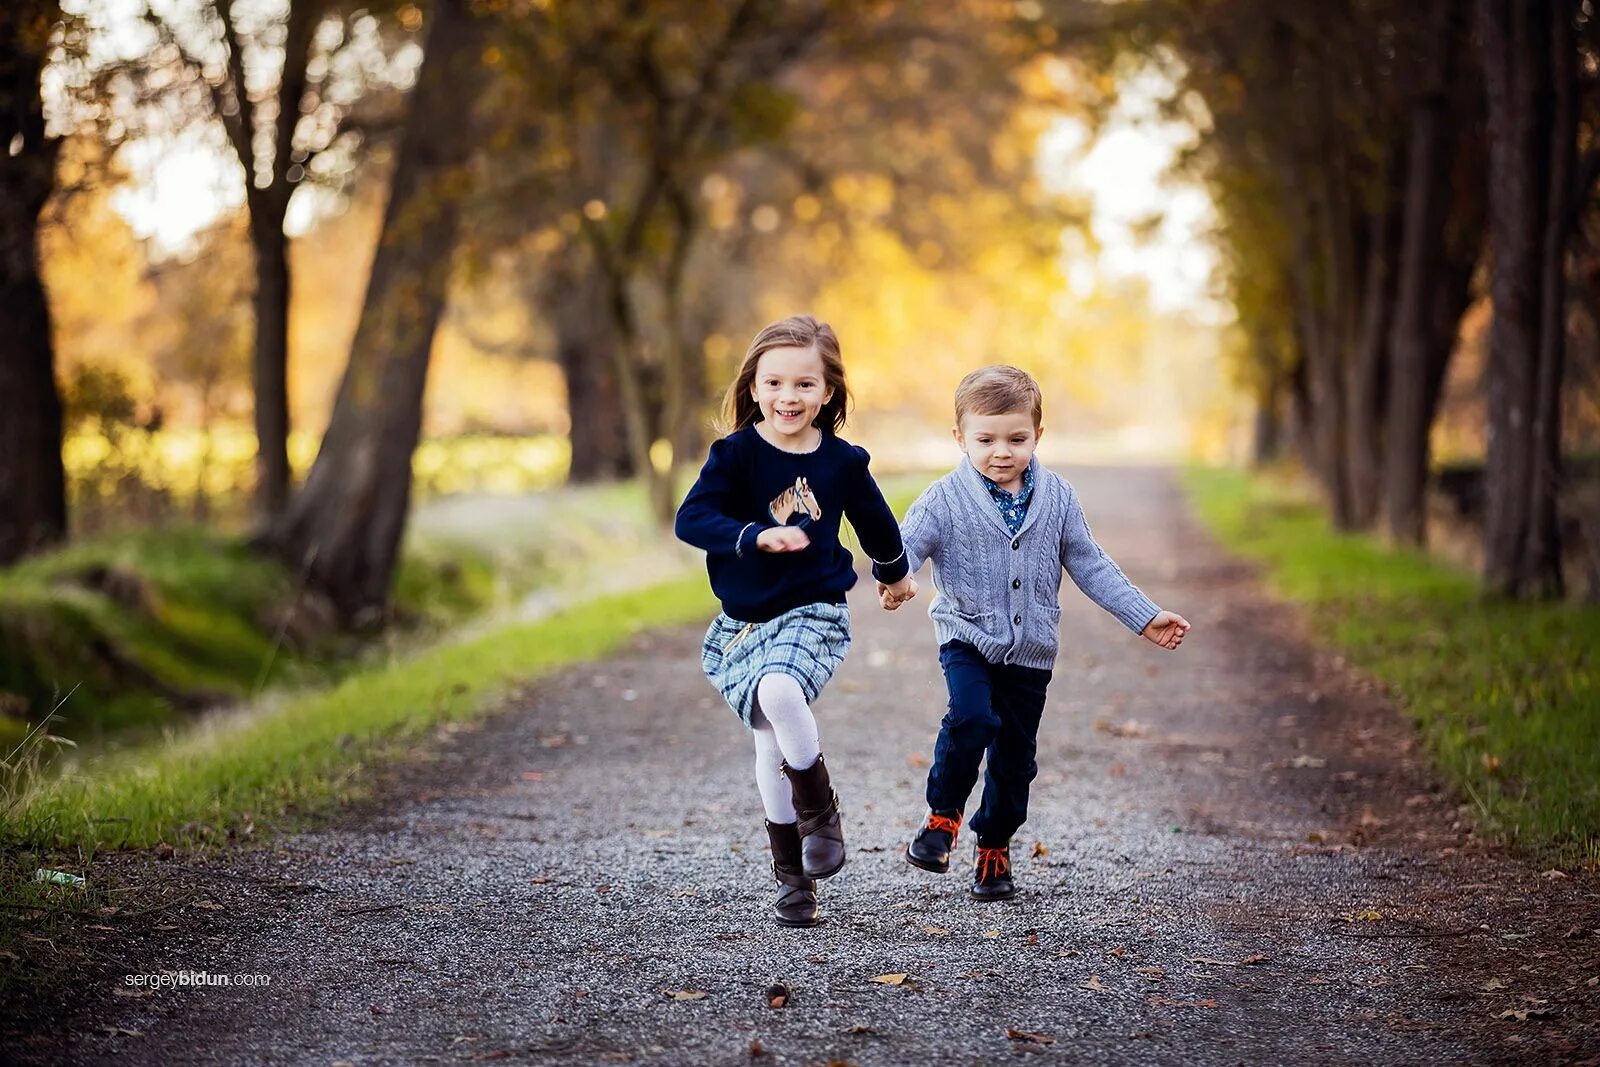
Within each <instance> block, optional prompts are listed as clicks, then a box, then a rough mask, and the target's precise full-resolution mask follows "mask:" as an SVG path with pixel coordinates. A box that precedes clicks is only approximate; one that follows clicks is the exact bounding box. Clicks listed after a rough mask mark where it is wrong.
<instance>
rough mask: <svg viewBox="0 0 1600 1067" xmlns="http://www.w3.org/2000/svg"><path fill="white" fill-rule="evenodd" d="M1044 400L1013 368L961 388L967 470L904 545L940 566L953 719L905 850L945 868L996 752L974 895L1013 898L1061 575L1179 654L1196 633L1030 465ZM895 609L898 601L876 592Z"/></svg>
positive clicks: (1055, 482) (1046, 474) (1064, 486)
mask: <svg viewBox="0 0 1600 1067" xmlns="http://www.w3.org/2000/svg"><path fill="white" fill-rule="evenodd" d="M1042 406H1043V405H1042V400H1041V397H1040V393H1039V386H1038V384H1037V383H1036V382H1034V380H1033V379H1032V378H1031V377H1029V376H1028V375H1027V374H1026V373H1024V372H1023V371H1020V370H1018V369H1017V368H1015V367H1005V366H994V367H984V368H982V369H981V370H975V371H973V372H972V373H971V374H969V375H967V376H966V377H965V378H963V379H962V380H961V384H960V385H959V386H958V387H957V388H956V402H955V408H956V425H955V428H954V431H953V432H954V434H955V439H956V443H957V444H958V445H960V446H961V450H962V451H963V452H964V453H966V458H965V459H964V460H962V462H961V463H960V464H959V465H958V466H957V467H956V469H955V470H953V471H951V472H950V473H949V474H947V475H945V476H944V477H943V478H940V479H939V480H938V481H936V482H934V483H933V484H932V485H930V486H929V487H928V488H927V490H926V491H925V492H923V494H922V495H921V496H920V497H918V498H917V501H916V503H914V504H912V505H911V510H910V511H909V512H907V513H906V519H905V522H904V524H903V525H902V529H901V533H902V537H903V540H904V541H905V550H906V560H907V562H908V563H909V565H910V567H911V571H910V573H912V574H915V573H916V571H917V569H918V568H919V567H921V566H922V561H923V560H932V561H933V582H934V586H935V587H936V590H937V592H936V595H935V596H934V599H933V603H932V605H930V607H929V609H928V614H929V615H930V616H931V617H932V619H933V625H934V632H935V633H936V634H937V635H938V638H939V664H940V666H941V667H943V668H944V677H945V684H946V685H947V686H948V688H949V690H950V710H949V712H948V713H947V714H946V715H945V717H944V721H943V722H942V723H940V725H939V739H938V741H937V742H936V743H935V745H934V749H933V765H932V767H930V768H929V770H928V809H929V812H928V817H927V819H926V820H925V821H924V823H923V825H922V828H921V829H919V830H918V831H917V834H916V837H915V838H913V839H912V841H911V844H910V846H909V847H908V848H907V849H906V859H907V860H909V861H910V862H911V864H912V865H913V866H916V867H920V868H922V869H923V870H925V871H934V872H937V873H943V872H945V871H947V870H949V869H950V852H951V850H952V849H953V848H954V847H955V842H956V834H957V832H958V831H959V830H960V828H961V818H962V811H963V809H964V808H965V806H966V803H967V796H968V794H969V793H971V792H972V787H973V786H974V785H975V784H976V783H977V780H978V763H979V761H980V760H982V759H983V756H984V754H985V752H987V753H988V756H989V763H988V770H987V773H986V775H985V781H984V787H983V801H982V803H981V804H980V805H979V808H978V813H977V814H976V815H974V816H973V817H972V828H973V831H974V832H975V833H976V834H977V836H978V842H977V853H976V857H975V863H974V869H973V878H972V895H973V896H974V897H975V898H977V899H978V900H1004V899H1006V898H1007V897H1010V896H1013V895H1014V894H1015V893H1016V885H1015V883H1014V882H1013V881H1012V878H1011V835H1012V834H1014V833H1015V832H1016V831H1017V828H1018V827H1020V826H1021V825H1022V823H1023V821H1024V820H1025V819H1026V818H1027V815H1028V786H1029V783H1031V782H1032V781H1033V779H1034V776H1035V775H1036V774H1037V773H1038V765H1037V764H1036V763H1035V762H1034V752H1035V747H1036V738H1037V736H1038V733H1039V716H1040V713H1041V712H1042V711H1043V710H1044V698H1045V689H1046V687H1047V686H1048V685H1049V684H1050V675H1051V670H1052V668H1053V667H1054V666H1055V659H1056V651H1057V642H1058V628H1059V626H1060V622H1061V600H1060V593H1061V571H1062V568H1063V567H1065V568H1066V571H1067V573H1068V574H1070V575H1071V576H1072V580H1073V581H1074V582H1075V583H1077V586H1078V588H1079V589H1081V590H1083V592H1084V593H1085V594H1086V595H1087V596H1088V597H1089V599H1091V600H1093V601H1094V602H1095V603H1096V604H1099V605H1100V606H1101V607H1102V608H1104V609H1105V610H1106V611H1108V612H1109V613H1111V614H1112V615H1113V616H1115V617H1116V619H1117V620H1118V621H1119V622H1121V623H1122V624H1123V625H1124V626H1126V627H1128V629H1130V630H1132V631H1133V632H1134V633H1136V634H1141V635H1143V636H1144V637H1145V638H1146V639H1147V640H1149V641H1151V642H1153V643H1155V644H1157V645H1160V646H1161V647H1162V648H1165V649H1175V648H1177V647H1178V646H1179V645H1180V644H1182V643H1183V637H1184V635H1185V634H1186V633H1188V632H1189V623H1188V622H1187V621H1186V620H1185V619H1183V618H1182V617H1181V616H1179V615H1175V614H1173V613H1172V612H1170V611H1162V610H1161V609H1160V608H1158V607H1156V605H1155V604H1153V603H1151V601H1150V600H1149V598H1148V597H1146V596H1145V595H1144V594H1143V593H1141V592H1139V590H1138V589H1137V588H1136V587H1135V586H1134V585H1133V583H1132V582H1130V581H1128V579H1127V578H1126V577H1125V576H1124V575H1123V573H1122V571H1121V570H1119V569H1118V567H1117V565H1116V564H1115V563H1113V562H1112V561H1111V557H1109V556H1107V555H1106V554H1105V552H1103V551H1102V550H1101V548H1100V546H1099V545H1098V544H1096V543H1095V540H1094V538H1093V537H1092V536H1090V534H1089V526H1088V524H1087V523H1086V522H1085V521H1084V517H1083V508H1082V507H1081V506H1080V504H1079V502H1078V497H1077V494H1076V493H1075V492H1073V489H1072V486H1071V485H1069V484H1068V483H1067V481H1066V480H1065V479H1063V478H1062V477H1061V476H1060V475H1058V474H1055V473H1054V472H1052V471H1049V470H1046V469H1045V468H1044V467H1043V466H1041V465H1040V463H1039V461H1038V459H1037V458H1036V457H1035V456H1034V454H1033V452H1034V449H1035V448H1036V447H1037V446H1038V443H1039V437H1040V436H1041V435H1042V434H1043V433H1044V427H1043V426H1042V425H1040V416H1041V414H1042ZM878 595H879V597H880V599H881V601H882V604H883V607H884V608H885V609H887V610H889V611H893V610H895V609H896V608H898V607H899V606H900V605H901V604H902V603H904V602H905V600H907V599H910V598H909V597H904V598H902V597H898V596H896V595H895V594H894V593H892V592H890V591H889V590H888V587H886V586H884V585H883V584H882V583H879V586H878Z"/></svg>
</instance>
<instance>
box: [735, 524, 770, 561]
mask: <svg viewBox="0 0 1600 1067" xmlns="http://www.w3.org/2000/svg"><path fill="white" fill-rule="evenodd" d="M765 529H766V527H765V526H763V525H761V524H760V523H759V522H747V523H745V524H744V529H742V530H740V531H739V536H738V537H736V538H734V539H733V554H734V555H736V556H738V557H739V558H740V559H743V558H744V557H745V554H746V553H750V552H760V551H761V549H759V548H757V547H756V538H757V537H760V536H761V531H762V530H765Z"/></svg>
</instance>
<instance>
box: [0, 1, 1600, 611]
mask: <svg viewBox="0 0 1600 1067" xmlns="http://www.w3.org/2000/svg"><path fill="white" fill-rule="evenodd" d="M1595 35H1596V30H1595V26H1594V21H1593V19H1592V17H1591V16H1590V14H1589V13H1588V11H1587V10H1586V9H1585V8H1584V7H1583V6H1582V5H1581V4H1579V3H1577V2H1576V0H1540V2H1538V3H1533V4H1510V3H1507V2H1504V0H1478V2H1476V3H1474V4H1471V5H1462V4H1454V3H1449V2H1447V0H1425V2H1421V3H1414V4H1402V3H1398V2H1395V0H1338V2H1335V3H1332V4H1325V5H1318V6H1316V7H1315V8H1312V7H1305V6H1303V5H1283V4H1271V3H1266V2H1264V0H1137V2H1129V3H1123V4H1116V5H1106V4H1100V3H1091V2H1085V0H1052V2H1044V0H1018V2H1014V3H998V4H997V3H992V2H980V0H954V2H944V3H931V2H918V0H896V2H887V0H884V2H874V3H842V2H837V0H799V2H794V3H773V2H762V0H718V2H715V3H688V2H678V0H662V2H652V3H649V4H645V3H640V2H637V0H598V2H596V3H587V4H567V3H534V2H532V0H526V2H522V0H471V2H467V0H453V2H451V0H433V2H427V3H423V2H380V3H368V4H362V5H359V6H358V5H354V4H346V3H343V2H341V0H72V2H70V3H67V4H65V5H59V6H58V5H48V4H37V3H21V4H13V5H8V7H7V10H6V13H5V14H4V15H3V16H0V49H3V53H0V116H3V121H4V122H5V123H7V125H5V126H4V127H3V128H0V142H3V143H5V144H6V145H7V146H8V149H9V151H8V154H7V155H5V156H4V157H3V158H0V174H3V175H4V178H3V181H4V196H3V198H0V200H3V205H4V207H3V209H0V210H3V212H4V223H3V229H0V241H3V243H4V249H3V252H4V260H3V262H4V264H5V267H4V276H3V279H0V285H3V286H4V295H5V303H4V306H5V307H6V308H7V313H8V318H7V322H8V326H9V327H10V328H9V329H7V330H6V331H5V334H4V336H3V338H0V560H9V559H14V558H16V557H18V556H19V555H21V554H23V553H24V552H27V551H30V550H32V549H34V548H37V547H40V546H42V545H45V544H48V543H50V542H51V541H53V540H58V539H60V538H61V537H63V536H65V535H66V534H67V532H68V529H69V526H70V528H71V529H72V530H73V531H75V532H79V533H83V532H89V531H93V530H96V529H100V528H105V527H108V526H118V525H128V524H135V525H147V524H150V523H159V522H169V521H172V520H174V519H177V518H180V517H181V518H184V519H186V520H193V519H199V520H203V521H206V522H211V523H217V524H221V525H223V526H224V527H228V528H232V529H237V530H240V531H247V532H249V533H252V534H254V535H255V538H254V543H256V544H258V545H259V546H262V547H263V548H266V549H269V550H271V551H272V552H274V553H275V554H276V555H278V556H279V557H280V558H282V559H284V560H285V561H286V562H287V563H289V564H290V565H291V566H292V567H293V568H294V569H295V571H296V572H297V574H298V575H299V576H300V577H301V578H302V579H303V580H304V581H305V582H307V583H309V584H310V585H311V586H313V587H315V588H317V589H319V590H321V591H322V592H323V593H325V594H326V595H327V596H328V597H329V598H330V600H331V601H332V602H334V603H335V604H336V605H337V607H338V611H339V613H340V615H341V617H342V618H343V619H344V620H345V621H346V622H347V623H359V622H363V621H366V620H370V619H375V618H381V617H382V613H383V610H384V605H385V603H386V598H387V594H388V589H389V585H390V579H391V576H392V573H393V568H394V563H395V559H396V556H397V553H398V551H399V545H400V543H401V540H402V537H403V534H404V530H405V523H406V516H407V514H408V513H409V511H410V508H411V504H412V501H413V499H414V498H415V497H416V496H417V495H418V494H419V493H421V494H433V493H439V492H455V491H462V490H470V489H474V488H488V489H498V490H502V491H522V490H527V489H531V488H538V487H543V486H547V485H550V484H554V483H556V482H559V481H562V480H570V481H572V482H591V481H604V480H622V479H637V480H638V481H639V482H640V483H642V485H643V487H644V490H643V491H644V492H645V494H646V495H647V497H648V499H649V500H650V502H651V506H652V508H653V509H654V511H655V513H656V514H657V515H658V516H662V517H664V516H666V515H668V514H670V511H671V509H672V506H673V504H674V502H675V500H676V494H677V492H678V491H680V490H681V487H682V485H683V482H684V479H685V478H686V477H687V476H688V475H689V474H690V473H692V471H693V469H694V468H695V467H696V466H697V465H698V463H699V462H700V460H701V458H702V456H703V455H704V449H705V446H706V442H707V440H708V439H709V436H710V435H711V434H713V433H714V432H716V431H715V427H714V425H713V421H712V417H713V414H714V411H715V405H716V400H717V398H718V396H719V394H720V392H721V389H722V387H723V385H724V383H725V382H726V381H727V380H728V379H729V377H730V376H731V373H732V368H733V366H734V364H735V362H736V361H737V359H738V358H739V355H740V353H741V352H742V349H743V346H744V344H745V342H746V340H747V339H748V337H749V336H750V335H752V334H753V333H754V331H755V330H756V329H758V328H759V327H760V326H761V325H762V324H763V323H765V322H766V321H769V320H770V319H772V318H776V317H779V316H781V315H784V314H788V313H791V312H793V311H795V310H798V309H809V310H813V311H816V312H817V313H818V314H820V315H822V316H823V317H825V318H828V319H829V320H831V321H832V322H833V323H834V324H835V326H836V327H837V328H838V330H839V332H840V334H841V337H842V338H843V341H844V345H845V352H846V359H847V363H848V366H849V369H850V374H851V379H852V385H853V386H854V388H855V390H856V392H857V411H856V417H855V418H854V420H853V421H852V425H851V429H850V431H849V432H850V433H851V435H852V437H853V439H858V440H861V441H862V442H863V443H865V444H867V446H868V447H869V448H871V449H872V450H873V452H874V455H875V456H876V457H877V459H878V462H879V463H880V464H885V465H898V466H901V467H907V468H909V467H927V466H929V465H940V464H944V463H946V462H948V461H950V460H951V459H952V458H953V457H952V455H951V454H950V453H949V452H948V449H947V446H946V445H944V444H943V435H944V427H945V426H946V425H947V424H948V421H949V418H950V416H949V412H948V404H949V396H950V391H951V389H952V388H953V385H954V383H955V381H956V380H958V379H959V377H960V376H961V374H963V373H965V371H966V370H968V369H971V368H972V367H973V366H976V365H980V364H982V363H986V362H998V361H1004V362H1012V363H1017V364H1020V365H1022V366H1025V367H1027V368H1028V369H1029V370H1031V371H1033V372H1034V373H1035V374H1036V375H1037V376H1038V377H1039V378H1040V380H1041V382H1043V383H1044V385H1045V387H1046V390H1047V412H1046V421H1047V423H1048V424H1049V425H1050V427H1051V430H1052V433H1051V434H1050V435H1049V436H1048V437H1047V443H1048V444H1049V445H1050V446H1051V447H1052V448H1060V449H1061V450H1062V451H1061V452H1060V453H1059V454H1058V455H1057V458H1065V459H1082V460H1093V459H1106V458H1115V457H1123V458H1126V457H1130V456H1132V457H1136V458H1141V459H1152V458H1160V459H1167V460H1171V459H1181V458H1188V457H1193V456H1198V457H1201V458H1206V459H1212V460H1215V459H1245V458H1254V459H1255V460H1257V461H1259V462H1280V461H1284V460H1285V459H1286V458H1290V459H1293V460H1294V461H1297V462H1299V463H1301V464H1302V465H1303V466H1304V468H1305V469H1306V470H1307V471H1309V472H1311V474H1312V476H1313V477H1314V479H1315V481H1316V483H1317V484H1318V485H1319V487H1320V489H1321V493H1322V497H1323V501H1324V503H1325V506H1326V508H1327V510H1328V513H1329V515H1330V516H1331V517H1332V519H1333V521H1334V522H1335V523H1336V524H1337V525H1339V526H1340V527H1343V528H1346V529H1353V530H1365V529H1376V530H1381V531H1382V532H1384V533H1385V534H1386V535H1387V536H1388V537H1390V538H1392V539H1394V540H1397V541H1399V542H1402V543H1406V544H1418V543H1421V542H1423V541H1424V539H1426V538H1428V537H1429V536H1430V532H1431V533H1432V534H1433V535H1434V536H1435V539H1436V540H1437V539H1438V537H1437V535H1438V527H1439V524H1440V522H1441V521H1444V520H1446V519H1448V520H1449V521H1450V522H1452V523H1454V524H1455V525H1456V526H1457V527H1461V526H1465V527H1467V528H1469V529H1470V530H1471V531H1472V532H1473V536H1474V538H1476V539H1477V540H1476V545H1477V547H1476V549H1475V550H1474V552H1473V562H1474V563H1476V564H1478V565H1480V566H1481V567H1482V569H1483V572H1484V575H1485V578H1486V583H1487V586H1488V588H1489V589H1491V590H1493V591H1495V592H1497V593H1502V594H1506V595H1511V596H1518V597H1529V598H1537V597H1551V596H1558V595H1561V594H1562V593H1563V591H1564V590H1565V589H1566V588H1567V586H1568V585H1570V584H1571V583H1570V581H1569V580H1568V578H1569V575H1570V572H1571V570H1572V567H1573V565H1574V562H1575V561H1581V560H1582V559H1583V558H1585V553H1587V554H1588V556H1589V557H1590V558H1592V559H1593V560H1596V561H1600V550H1597V549H1596V548H1595V545H1596V542H1597V540H1600V505H1597V504H1596V503H1595V502H1594V498H1595V497H1596V496H1600V494H1596V493H1593V492H1591V490H1590V488H1589V487H1590V486H1592V485H1594V484H1595V480H1596V478H1597V477H1600V462H1597V461H1596V459H1595V456H1596V439H1597V436H1600V358H1597V356H1596V352H1597V351H1600V325H1597V324H1600V314H1597V310H1596V309H1597V308H1600V281H1597V279H1600V253H1597V252H1596V249H1597V248H1600V241H1597V239H1596V237H1595V230H1596V223H1597V218H1596V211H1595V196H1594V189H1593V185H1594V180H1595V177H1596V173H1597V171H1600V150H1597V149H1596V146H1595V142H1594V137H1593V130H1594V128H1595V119H1596V96H1595V75H1594V71H1595V70H1597V69H1600V62H1597V61H1600V56H1597V41H1596V36H1595ZM441 71H444V72H445V73H440V72H441ZM430 72H431V73H430ZM430 86H432V88H431V90H430V88H429V87H430ZM41 278H42V279H43V284H42V285H41V281H40V279H41ZM46 292H48V302H47V301H46V299H45V295H44V294H45V293H46ZM63 401H64V404H65V407H64V411H65V414H64V416H63V415H62V414H61V412H62V410H63V408H62V404H63ZM63 419H64V421H63ZM1446 464H1449V465H1448V466H1446ZM69 504H70V508H69ZM1452 509H1453V510H1452ZM69 510H70V513H71V514H70V523H69V514H68V512H69ZM1591 567H1592V569H1594V570H1595V571H1596V574H1597V575H1600V562H1595V563H1592V564H1591ZM1589 588H1590V589H1591V590H1593V589H1597V588H1600V582H1591V583H1589Z"/></svg>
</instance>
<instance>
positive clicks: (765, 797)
mask: <svg viewBox="0 0 1600 1067" xmlns="http://www.w3.org/2000/svg"><path fill="white" fill-rule="evenodd" d="M753 718H754V719H755V730H754V733H755V737H756V788H757V789H759V790H760V791H761V806H762V807H764V808H766V809H767V821H768V822H775V823H792V822H794V821H795V814H794V796H793V794H792V792H791V791H790V789H789V782H788V779H786V778H784V776H783V750H782V749H781V748H779V747H778V737H777V734H776V733H774V732H773V729H772V724H771V723H769V722H768V721H767V720H766V718H765V716H763V715H762V714H761V710H760V709H759V708H758V709H756V713H755V715H754V716H753Z"/></svg>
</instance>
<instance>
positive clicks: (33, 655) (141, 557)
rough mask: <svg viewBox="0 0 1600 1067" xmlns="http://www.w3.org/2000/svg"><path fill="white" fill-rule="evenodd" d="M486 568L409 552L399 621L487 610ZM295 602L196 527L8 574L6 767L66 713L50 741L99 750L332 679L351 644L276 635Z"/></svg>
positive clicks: (4, 607)
mask: <svg viewBox="0 0 1600 1067" xmlns="http://www.w3.org/2000/svg"><path fill="white" fill-rule="evenodd" d="M491 570H492V568H491V565H490V563H489V561H488V560H487V559H485V558H483V557H481V556H473V555H471V554H469V553H462V552H453V553H451V554H449V555H448V556H446V555H445V554H444V553H440V552H432V553H428V552H417V553H412V554H410V555H408V557H407V559H406V560H405V561H404V563H403V564H402V567H401V571H400V575H399V578H398V579H397V583H396V586H397V591H396V607H397V614H398V615H400V616H401V617H402V618H403V619H406V620H408V621H409V622H411V623H414V624H430V625H435V626H442V625H445V624H447V623H448V622H450V621H453V620H456V619H459V618H461V617H463V616H465V615H467V614H470V613H471V612H473V611H476V610H481V609H482V608H483V607H484V606H485V604H486V603H487V602H488V600H489V598H490V590H489V583H490V580H491V579H490V574H491ZM294 599H295V588H294V582H293V579H292V577H291V575H290V574H289V573H288V571H286V570H285V569H284V568H283V567H282V566H280V565H279V564H277V563H276V562H274V561H272V560H269V559H266V558H264V557H262V556H260V555H258V554H257V553H255V552H252V551H251V550H250V549H249V548H248V547H247V546H246V545H245V544H244V542H243V541H242V539H240V538H237V537H233V536H229V535H226V534H222V533H218V532H215V531H209V530H202V529H199V528H168V529H160V530H142V531H137V532H132V533H122V534H116V535H107V536H104V537H99V538H91V539H88V540H85V541H83V542H79V543H75V544H72V545H69V546H67V547H65V548H63V549H61V550H58V551H56V552H52V553H49V554H46V555H41V556H37V557H33V558H30V559H27V560H24V561H23V562H21V563H19V564H17V565H16V566H14V567H11V568H9V569H6V570H4V571H0V756H3V755H4V754H5V753H6V752H7V751H10V750H11V748H12V747H13V746H14V745H15V744H16V743H17V742H18V741H19V740H20V739H21V737H22V736H23V734H24V733H25V731H26V730H27V728H28V724H29V723H30V722H37V721H38V720H39V719H40V718H41V717H42V716H43V715H44V714H45V713H46V712H48V711H49V710H50V709H51V708H52V707H55V706H56V705H57V703H60V704H61V710H60V713H59V714H58V716H57V717H56V718H55V719H54V720H53V721H52V723H51V728H52V730H53V731H54V732H55V733H56V734H60V735H67V736H70V737H72V738H73V739H74V740H76V741H79V742H87V743H95V742H99V741H102V740H106V739H108V738H112V737H121V738H123V739H128V738H131V737H136V736H139V734H140V733H141V732H144V733H148V732H150V731H152V730H155V729H159V728H167V727H174V726H180V725H182V724H184V723H185V722H186V721H187V714H186V713H187V712H189V711H192V710H194V709H197V708H199V707H201V706H204V705H207V704H212V703H217V702H220V701H228V700H234V699H238V698H242V697H246V696H249V695H251V694H252V693H253V692H254V691H256V690H258V689H259V688H261V687H262V686H264V685H268V684H279V683H284V682H303V681H307V680H326V679H327V678H328V677H330V676H331V672H332V671H333V669H334V668H335V667H336V665H337V664H338V663H339V662H340V661H341V660H342V659H345V658H346V657H348V655H349V653H350V652H351V651H353V650H354V648H355V647H356V646H355V643H354V642H352V641H350V640H349V639H347V638H345V637H342V636H340V635H337V634H333V633H331V632H327V631H324V632H321V633H310V632H297V633H292V634H288V635H282V634H280V625H279V621H280V620H281V618H282V617H283V615H284V613H285V612H286V610H287V609H288V607H289V606H290V605H291V604H292V603H293V602H294ZM284 636H287V638H288V639H287V641H285V640H284V639H283V638H284ZM69 693H70V696H68V694H69Z"/></svg>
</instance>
